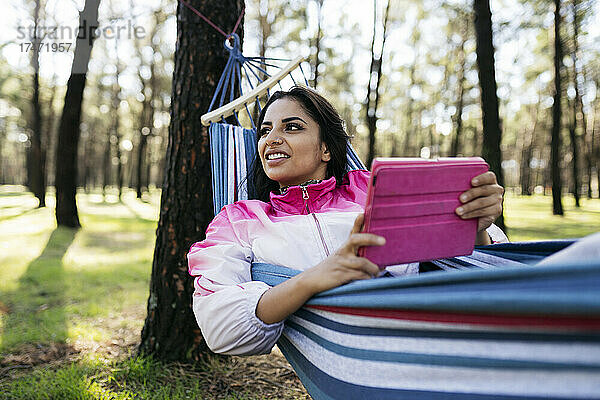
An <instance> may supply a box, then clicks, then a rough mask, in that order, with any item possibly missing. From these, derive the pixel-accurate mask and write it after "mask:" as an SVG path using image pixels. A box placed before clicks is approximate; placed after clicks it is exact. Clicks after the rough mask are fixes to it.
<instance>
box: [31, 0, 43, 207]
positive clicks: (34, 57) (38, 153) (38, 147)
mask: <svg viewBox="0 0 600 400" xmlns="http://www.w3.org/2000/svg"><path fill="white" fill-rule="evenodd" d="M40 2H41V0H36V2H35V11H34V35H33V48H34V50H33V51H32V52H31V64H32V65H33V96H32V99H31V106H32V126H31V128H32V137H31V147H30V150H29V151H30V160H29V168H30V169H31V170H30V171H29V173H28V175H29V188H30V189H31V191H32V192H33V194H34V196H35V197H36V198H37V199H38V207H46V179H45V175H46V174H45V172H44V169H45V159H46V157H45V155H44V149H43V148H42V109H41V105H40V74H39V72H40V53H39V51H37V49H38V48H39V45H40V43H41V40H42V38H40V37H38V25H39V20H40V7H41V5H40Z"/></svg>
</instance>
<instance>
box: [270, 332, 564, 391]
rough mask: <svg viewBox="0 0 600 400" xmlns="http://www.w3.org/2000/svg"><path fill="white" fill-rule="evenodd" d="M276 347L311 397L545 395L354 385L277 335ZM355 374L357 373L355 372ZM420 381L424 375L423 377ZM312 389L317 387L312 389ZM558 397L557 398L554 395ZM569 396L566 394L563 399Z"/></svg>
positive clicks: (425, 377) (283, 337)
mask: <svg viewBox="0 0 600 400" xmlns="http://www.w3.org/2000/svg"><path fill="white" fill-rule="evenodd" d="M278 347H279V348H280V350H281V352H282V353H283V354H284V356H285V358H286V359H287V360H288V361H289V363H290V364H291V365H292V367H293V368H294V370H295V371H296V372H297V374H298V376H299V377H300V380H301V381H302V383H303V384H304V385H305V387H306V390H307V391H308V393H309V394H310V395H311V396H312V398H313V399H315V400H330V399H344V400H365V399H378V400H379V399H381V400H404V399H443V400H458V399H464V400H502V399H505V400H515V399H522V400H539V399H541V398H545V397H532V396H506V395H495V394H477V393H455V392H432V391H424V390H404V389H387V388H377V387H369V386H363V385H354V384H351V383H348V382H344V381H341V380H339V379H336V378H334V377H332V376H330V375H328V374H326V373H325V372H323V371H322V370H320V369H319V368H317V367H316V366H315V365H313V364H311V363H310V362H309V361H308V360H307V359H306V357H304V356H303V355H302V353H301V352H300V351H298V349H297V348H296V347H295V346H294V345H293V344H292V343H291V342H290V341H289V340H288V339H287V338H286V337H285V336H283V335H282V336H281V337H280V339H279V342H278ZM357 373H360V372H359V371H357ZM423 379H424V380H426V379H427V376H424V377H423ZM305 382H306V383H305ZM315 388H319V389H318V390H315ZM557 399H558V398H557ZM564 399H570V397H567V398H564Z"/></svg>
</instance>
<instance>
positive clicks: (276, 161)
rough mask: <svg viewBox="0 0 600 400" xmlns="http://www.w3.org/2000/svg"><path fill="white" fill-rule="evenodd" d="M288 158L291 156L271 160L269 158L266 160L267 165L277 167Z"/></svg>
mask: <svg viewBox="0 0 600 400" xmlns="http://www.w3.org/2000/svg"><path fill="white" fill-rule="evenodd" d="M287 160H289V158H286V157H281V158H276V159H274V160H269V159H267V160H266V161H267V165H268V166H269V167H276V166H278V165H280V164H282V163H284V162H285V161H287Z"/></svg>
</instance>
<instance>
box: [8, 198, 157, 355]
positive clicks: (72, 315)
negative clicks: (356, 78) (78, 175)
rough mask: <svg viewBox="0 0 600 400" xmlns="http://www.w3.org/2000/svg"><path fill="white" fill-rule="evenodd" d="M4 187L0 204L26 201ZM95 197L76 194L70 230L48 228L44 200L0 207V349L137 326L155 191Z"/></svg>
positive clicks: (90, 337) (106, 337)
mask: <svg viewBox="0 0 600 400" xmlns="http://www.w3.org/2000/svg"><path fill="white" fill-rule="evenodd" d="M11 189H12V190H4V191H0V210H3V211H5V209H6V208H8V209H12V208H14V207H13V206H14V205H15V204H17V203H18V199H19V198H22V199H23V200H24V202H25V203H27V204H28V206H29V203H30V198H31V195H30V194H28V193H26V192H21V193H20V194H19V192H18V188H13V187H11ZM101 200H102V198H101V196H100V198H99V197H98V195H97V194H96V195H94V194H92V195H83V194H79V195H78V206H79V210H80V219H81V223H82V227H83V228H82V229H80V230H77V231H74V230H70V229H64V228H61V229H56V225H55V221H54V214H53V210H52V209H51V208H50V207H48V208H46V209H39V210H38V209H36V210H33V211H29V212H27V213H24V214H22V215H17V216H15V217H11V218H5V219H2V218H1V217H2V215H4V214H2V213H0V238H1V239H2V240H1V241H0V243H1V249H2V250H4V251H3V252H2V254H1V256H0V293H1V294H2V296H1V300H0V354H1V353H2V352H5V351H9V350H11V349H15V348H18V347H19V345H20V344H24V343H50V342H53V341H60V342H65V343H74V342H81V341H84V342H85V341H92V342H107V341H110V340H111V338H113V336H114V333H115V331H117V330H119V329H121V330H122V329H123V328H125V327H126V328H127V329H129V330H131V331H135V332H139V331H140V330H141V327H142V323H143V318H144V313H145V309H146V299H147V296H148V284H149V276H150V268H151V263H152V254H153V247H154V240H155V236H154V235H155V230H156V220H155V219H152V218H155V216H156V215H157V210H158V203H157V200H158V197H155V198H154V202H153V203H143V202H141V201H139V200H137V199H135V194H134V193H132V192H128V193H126V194H125V196H124V201H123V203H100V201H101ZM48 203H49V204H53V203H54V202H53V199H52V198H51V199H50V201H48ZM5 206H6V207H5ZM15 215H16V214H15ZM123 316H125V318H124V317H123ZM125 319H126V320H125Z"/></svg>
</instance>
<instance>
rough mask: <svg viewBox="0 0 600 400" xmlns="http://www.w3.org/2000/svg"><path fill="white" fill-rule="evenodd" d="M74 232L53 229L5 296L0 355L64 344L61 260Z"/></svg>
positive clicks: (65, 333) (65, 323) (63, 276)
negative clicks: (28, 347)
mask: <svg viewBox="0 0 600 400" xmlns="http://www.w3.org/2000/svg"><path fill="white" fill-rule="evenodd" d="M76 233H77V230H74V229H69V228H56V229H55V230H54V231H53V232H52V234H51V235H50V238H49V239H48V243H47V244H46V247H45V248H44V250H43V251H42V253H41V254H40V255H39V257H38V258H36V259H35V260H33V261H32V262H31V263H30V264H29V266H28V267H27V270H26V271H25V273H24V274H23V275H22V276H21V277H20V278H19V284H18V287H17V288H16V289H15V290H14V291H12V292H9V293H7V294H6V300H7V302H8V307H7V308H8V309H7V311H8V313H7V315H5V316H4V327H3V331H2V332H1V334H2V336H1V337H0V354H2V353H6V352H7V351H11V350H14V349H18V348H19V347H21V346H24V345H29V344H50V343H54V342H64V341H65V340H66V338H67V333H68V332H67V319H66V316H65V302H66V298H65V281H66V277H65V272H64V270H63V263H62V259H63V256H64V255H65V253H66V252H67V250H68V249H69V246H71V243H72V242H73V240H74V239H75V234H76Z"/></svg>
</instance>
